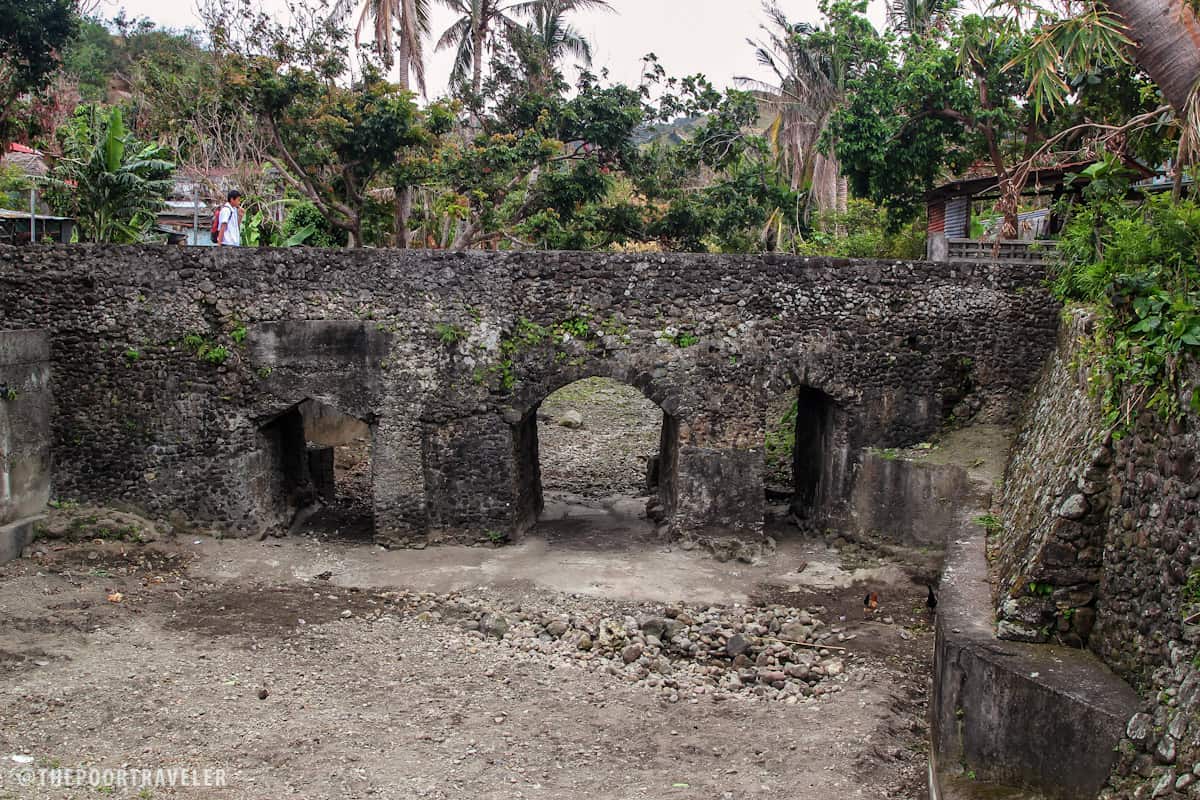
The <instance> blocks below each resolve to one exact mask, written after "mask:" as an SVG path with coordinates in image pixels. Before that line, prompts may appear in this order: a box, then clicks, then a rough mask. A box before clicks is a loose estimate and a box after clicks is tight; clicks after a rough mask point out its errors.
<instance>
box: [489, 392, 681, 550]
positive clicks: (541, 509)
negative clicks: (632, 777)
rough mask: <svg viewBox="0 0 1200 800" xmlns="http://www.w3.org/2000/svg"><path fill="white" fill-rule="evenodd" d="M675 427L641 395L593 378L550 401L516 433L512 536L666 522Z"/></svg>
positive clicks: (530, 413) (672, 498)
mask: <svg viewBox="0 0 1200 800" xmlns="http://www.w3.org/2000/svg"><path fill="white" fill-rule="evenodd" d="M678 431H679V428H678V423H677V422H676V421H675V419H674V417H672V416H671V415H670V414H668V413H667V412H666V411H665V410H664V409H663V408H662V407H661V406H660V405H658V404H657V403H655V402H654V401H653V400H652V399H650V398H648V397H647V396H646V393H644V392H643V391H640V390H639V389H637V388H635V387H633V386H631V385H629V384H628V383H624V382H622V381H619V380H616V379H613V378H608V377H602V376H590V377H585V378H580V379H578V380H575V381H573V382H571V383H568V384H566V385H565V386H561V387H559V388H557V389H555V390H554V391H552V392H550V393H549V394H547V395H546V396H545V397H544V398H542V399H541V400H539V401H538V402H537V403H536V404H535V405H533V406H532V407H531V408H530V409H529V410H528V411H527V412H526V413H525V415H524V416H523V417H522V419H521V421H520V422H519V423H518V424H517V425H515V426H514V428H513V441H514V450H515V454H516V461H517V468H518V469H517V471H518V482H519V485H518V492H517V497H518V522H517V531H518V532H524V531H527V530H529V529H531V528H533V527H534V526H535V525H536V524H537V523H538V522H539V520H544V521H549V520H551V519H553V520H560V519H564V518H566V517H568V516H572V515H576V514H580V513H583V514H585V515H586V514H587V513H589V511H592V512H596V513H609V514H613V515H616V516H626V515H632V514H633V513H634V510H635V509H636V515H637V516H646V517H649V519H650V520H652V521H654V522H662V521H664V520H666V519H667V518H668V517H669V515H670V513H671V510H672V509H673V507H674V503H675V495H674V491H675V480H674V476H675V471H676V463H677V459H676V452H677V439H678Z"/></svg>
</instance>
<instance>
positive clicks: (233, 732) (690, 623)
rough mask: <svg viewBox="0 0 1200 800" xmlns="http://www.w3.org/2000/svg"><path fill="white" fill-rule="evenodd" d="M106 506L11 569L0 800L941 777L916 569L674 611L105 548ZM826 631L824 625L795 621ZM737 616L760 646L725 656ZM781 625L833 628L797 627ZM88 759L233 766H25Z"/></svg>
mask: <svg viewBox="0 0 1200 800" xmlns="http://www.w3.org/2000/svg"><path fill="white" fill-rule="evenodd" d="M86 519H87V520H89V521H88V522H87V523H86V524H80V525H76V526H74V527H71V526H66V530H68V531H69V532H70V533H71V535H73V537H74V539H75V541H67V540H53V541H49V542H40V543H38V544H37V545H35V553H34V557H33V558H31V559H26V560H22V561H18V562H13V563H11V564H8V565H5V566H3V567H0V758H2V759H6V760H5V761H4V763H3V767H0V776H3V778H4V779H6V780H4V782H3V783H0V797H72V798H74V797H86V796H96V797H100V796H116V797H141V798H163V797H189V796H204V797H214V798H264V799H266V798H282V797H298V798H306V799H311V800H317V799H319V798H575V797H589V798H613V799H614V800H616V799H617V798H621V800H625V799H626V798H628V799H630V800H632V799H633V798H666V797H680V798H744V797H764V798H765V797H772V798H835V797H836V798H842V797H864V798H888V797H904V798H916V797H922V796H924V795H923V779H924V751H925V745H924V741H925V737H926V733H925V729H924V722H923V719H922V717H923V708H924V705H925V701H926V691H927V689H926V684H927V680H928V666H927V662H928V655H929V652H930V647H931V635H930V633H929V629H928V621H927V620H925V619H924V618H923V614H922V609H921V606H920V603H921V599H922V598H923V590H922V589H920V587H918V586H915V585H914V584H911V583H905V582H904V581H902V580H900V581H896V582H894V585H889V586H888V587H887V589H886V590H885V591H884V597H885V598H886V599H887V602H885V604H884V607H883V608H882V609H881V610H880V612H878V614H877V615H876V616H874V617H872V618H871V619H869V620H867V619H864V618H863V612H862V606H861V603H862V600H861V596H862V594H861V592H862V585H861V584H859V583H849V582H847V581H841V582H839V581H838V580H828V579H829V578H830V576H831V575H834V574H835V573H837V567H836V556H831V558H830V563H828V564H814V565H813V566H811V567H809V568H807V569H806V568H805V565H804V564H803V562H800V563H798V564H796V565H794V566H795V569H793V570H792V571H793V572H798V573H799V576H800V578H801V579H802V578H803V577H804V575H805V574H808V573H812V575H813V582H812V584H811V585H809V584H806V583H805V582H804V581H803V580H800V579H797V582H794V583H792V584H791V585H784V584H771V585H766V584H761V583H753V584H751V585H748V586H747V587H746V590H747V593H748V594H749V595H750V596H751V597H752V599H751V601H750V602H749V603H746V604H743V605H740V606H736V607H735V606H731V605H722V604H713V603H709V602H704V603H689V602H688V598H687V597H679V598H677V600H676V601H675V602H672V603H671V604H669V605H668V604H662V603H657V604H656V603H651V602H645V601H642V602H638V601H635V600H631V599H627V598H611V597H610V598H601V597H592V596H585V595H583V594H579V593H573V592H561V591H548V590H546V589H545V588H543V587H541V586H539V585H537V584H536V583H530V582H528V581H518V582H513V581H507V580H499V579H498V580H496V581H494V582H487V581H485V582H482V583H480V584H479V585H476V586H474V587H472V588H470V589H468V590H464V591H441V592H422V591H419V588H420V587H419V586H415V585H401V584H399V583H397V585H374V586H353V585H344V583H340V582H339V581H340V580H341V578H340V577H339V576H331V575H329V574H326V573H320V574H316V575H312V574H311V572H308V570H310V569H311V568H312V567H311V564H312V563H314V562H312V561H311V558H312V554H313V549H314V548H321V550H320V552H321V553H322V554H323V555H322V557H323V558H324V557H329V556H330V555H331V554H332V555H333V556H335V557H336V559H337V563H340V564H349V563H351V562H355V563H361V564H362V565H364V569H369V568H371V565H372V564H373V563H374V561H373V560H372V559H373V556H372V553H377V552H378V551H375V550H374V548H371V547H370V546H367V545H361V544H359V545H355V544H353V543H346V542H338V543H332V544H329V543H321V544H318V543H315V542H313V541H312V540H305V539H299V538H298V539H289V540H284V541H282V542H274V543H249V542H213V541H211V540H209V541H207V542H206V543H205V544H204V545H203V547H193V546H192V545H193V543H192V542H190V541H177V540H172V539H169V538H164V539H161V540H160V541H156V542H153V543H134V542H130V541H113V540H104V539H91V538H90V537H91V536H93V535H95V533H96V532H97V531H96V522H95V521H94V520H95V519H96V517H95V515H90V516H88V517H87V518H86ZM123 519H125V520H128V518H127V517H124V518H123ZM102 522H105V530H107V531H108V535H109V536H113V535H114V534H113V532H112V530H111V527H112V526H111V525H109V524H108V523H107V522H106V521H104V520H102ZM133 527H135V526H134V524H133V523H130V524H128V525H126V526H125V530H126V536H129V533H128V530H129V529H130V528H133ZM143 531H144V532H143V533H142V534H141V537H142V538H154V534H153V532H150V531H149V529H143ZM506 550H508V548H503V549H500V550H496V551H482V552H484V553H488V552H494V553H495V554H496V555H495V558H502V557H504V555H505V552H506ZM480 552H481V551H479V550H478V549H477V548H476V549H472V548H461V549H457V550H451V549H449V548H446V549H444V552H443V553H441V554H438V556H437V557H438V558H440V559H441V560H442V561H443V562H453V561H454V560H455V559H456V558H458V559H462V560H464V562H465V560H467V559H469V558H476V557H477V556H476V554H478V553H480ZM209 553H211V555H210V554H209ZM384 555H387V556H389V557H396V558H400V557H402V556H403V555H404V554H391V553H388V554H384ZM422 555H424V554H422ZM546 555H547V558H550V557H559V558H565V559H576V558H579V557H580V552H579V550H578V549H567V550H564V551H553V550H551V551H548V552H547V554H546ZM686 555H687V557H688V558H692V557H694V558H696V559H702V558H703V557H702V556H699V555H694V556H693V554H686ZM596 557H597V558H603V557H606V556H605V555H604V554H603V553H601V554H599V555H597V556H596ZM638 557H639V558H640V557H642V556H638ZM644 557H645V558H647V559H653V558H655V553H654V551H653V550H647V551H645V556H644ZM675 557H679V556H675ZM375 560H377V559H375ZM695 563H696V564H697V565H698V566H697V568H704V569H710V568H711V564H710V563H709V562H708V561H701V560H697V561H696V562H695ZM218 567H219V568H218ZM375 568H376V569H378V567H377V566H376V567H375ZM359 574H363V573H359ZM373 574H379V573H378V572H376V573H373ZM762 574H763V573H762V572H761V571H760V572H755V571H753V570H751V569H749V568H748V569H747V571H746V573H745V575H746V578H745V579H746V580H747V581H756V580H757V579H758V578H760V577H761V576H762ZM220 575H225V576H229V577H226V578H221V577H219V576H220ZM288 575H291V576H293V577H292V578H285V577H281V576H288ZM834 577H836V575H834ZM842 577H843V578H847V577H849V576H847V575H843V576H842ZM406 580H407V579H406ZM880 580H882V579H880ZM417 582H418V581H417V580H415V579H414V580H411V581H408V583H410V584H416V583H417ZM377 583H378V582H377ZM880 614H886V615H887V616H886V618H885V617H882V616H879V615H880ZM806 617H807V618H806ZM893 617H894V619H893ZM500 618H503V621H504V622H505V623H506V624H507V625H508V626H509V627H508V629H507V631H505V630H503V626H502V625H498V624H497V622H496V621H497V620H498V619H500ZM817 619H820V620H822V621H823V623H824V624H817V623H816V620H817ZM656 620H657V621H665V620H672V621H673V622H674V623H675V624H676V625H677V626H680V627H679V628H678V629H677V630H675V631H674V633H680V632H682V633H684V634H685V635H686V638H688V639H690V640H691V643H692V644H695V645H696V646H697V653H692V652H690V651H689V650H688V649H687V648H686V647H684V646H680V645H679V642H675V643H674V644H672V643H671V642H672V637H671V636H669V635H667V636H664V638H665V639H666V641H663V640H660V639H658V638H657V636H655V634H656V633H658V629H657V627H656V625H657V624H658V623H657V622H655V621H656ZM789 621H790V622H789ZM646 622H649V627H648V628H647V627H646V625H645V624H643V623H646ZM805 622H808V623H810V627H811V628H813V630H812V632H811V634H810V635H809V634H807V633H806V632H805V631H802V630H800V631H798V630H797V629H796V628H794V627H793V628H785V627H784V626H785V625H787V624H792V625H795V624H801V625H803V624H804V623H805ZM554 623H558V624H557V625H555V624H554ZM762 623H765V624H762ZM705 625H708V627H707V628H705ZM773 626H774V627H776V628H777V630H774V631H772V627H773ZM480 629H482V630H480ZM735 630H737V631H739V632H740V635H743V636H744V638H747V639H748V640H749V647H748V649H747V651H746V653H745V654H744V655H745V657H746V660H745V661H741V662H735V661H734V660H733V659H732V658H730V657H729V650H728V644H729V641H730V640H731V639H732V635H733V634H734V632H735ZM785 630H786V631H787V633H788V634H789V635H793V636H801V635H809V636H810V639H811V640H812V641H813V642H814V643H815V644H816V645H818V646H816V647H811V648H804V647H791V646H781V645H780V644H779V642H777V641H775V640H776V639H777V638H779V637H780V636H781V635H782V634H783V632H784V631H785ZM703 631H707V634H705V633H704V632H703ZM497 633H501V634H503V638H497V637H496V634H497ZM584 634H587V635H588V636H589V638H590V639H591V645H592V646H591V647H590V648H587V649H581V646H580V639H581V637H582V636H583V635H584ZM659 635H662V634H659ZM706 635H707V636H708V639H709V640H710V641H709V642H708V643H705V642H704V641H703V639H704V637H705V636H706ZM651 636H655V641H653V642H652V641H650V638H649V637H651ZM656 642H657V644H656ZM638 643H640V645H641V647H642V650H643V652H642V653H641V654H638V657H637V658H634V659H632V660H631V662H630V663H629V664H626V663H625V661H626V659H625V657H623V656H626V655H632V653H627V652H626V648H628V647H629V645H630V644H638ZM835 647H841V648H844V651H843V650H836V649H834V648H835ZM735 649H736V648H735ZM785 651H786V652H787V653H788V655H787V657H786V658H779V657H778V656H782V654H783V653H784V652H785ZM801 651H803V655H801ZM764 652H766V653H768V654H769V655H768V657H767V659H766V661H764V662H763V663H764V664H765V666H759V661H760V660H761V659H762V657H763V653H764ZM810 654H811V655H810ZM772 658H774V661H772V660H771V659H772ZM832 661H836V662H838V664H839V666H840V669H829V668H828V666H829V664H830V663H831V662H832ZM747 662H749V663H747ZM739 664H740V666H739ZM801 665H803V667H802V668H801ZM788 667H793V669H792V670H791V674H789V673H788V672H787V670H788ZM781 670H782V671H784V673H785V680H784V681H782V682H779V681H774V682H772V681H769V680H768V678H771V677H778V676H771V675H769V674H767V673H771V672H778V671H781ZM796 676H803V677H796ZM779 686H782V687H784V688H783V690H781V689H779V688H777V687H779ZM13 756H16V757H18V760H20V761H28V762H30V763H29V764H20V763H18V762H17V761H14V760H12V759H13ZM77 766H89V767H90V766H95V767H99V768H118V767H123V766H124V767H137V768H147V769H156V768H160V767H168V766H182V767H190V768H196V769H203V768H209V769H220V770H223V771H224V779H225V783H226V785H225V786H224V787H218V788H205V789H200V788H192V787H173V788H172V787H163V786H157V787H154V788H153V789H150V790H148V791H142V792H141V793H139V792H138V791H137V790H134V789H125V788H120V787H118V788H115V789H114V791H113V792H111V793H104V792H100V791H97V790H93V789H72V790H64V789H54V788H48V787H37V786H32V787H27V786H22V785H20V784H19V783H18V782H17V780H16V778H17V777H18V776H17V775H16V774H15V773H11V772H9V770H13V769H29V768H44V769H52V768H55V767H77ZM6 773H7V774H6Z"/></svg>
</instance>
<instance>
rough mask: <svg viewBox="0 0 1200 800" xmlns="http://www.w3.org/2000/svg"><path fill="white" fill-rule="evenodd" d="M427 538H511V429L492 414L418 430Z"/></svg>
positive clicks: (515, 474) (514, 517) (514, 475)
mask: <svg viewBox="0 0 1200 800" xmlns="http://www.w3.org/2000/svg"><path fill="white" fill-rule="evenodd" d="M422 440H423V450H424V458H425V502H426V508H427V511H428V514H429V533H430V538H431V539H434V540H443V541H459V542H463V543H467V542H473V541H477V540H479V539H481V538H492V537H498V536H504V537H511V536H514V535H516V534H517V533H518V532H519V531H518V530H517V523H518V521H519V520H520V514H519V510H518V502H517V496H518V492H517V486H518V483H519V480H518V479H519V471H520V470H519V467H518V464H517V458H516V453H515V450H516V448H515V445H514V440H513V428H512V425H511V424H510V423H508V422H506V421H505V420H504V419H503V418H502V417H501V416H500V415H499V414H496V413H495V412H480V413H478V414H476V415H474V416H470V417H465V418H459V419H451V420H445V421H441V422H437V423H432V422H430V423H426V424H425V425H424V426H423V437H422Z"/></svg>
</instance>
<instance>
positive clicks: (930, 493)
mask: <svg viewBox="0 0 1200 800" xmlns="http://www.w3.org/2000/svg"><path fill="white" fill-rule="evenodd" d="M969 483H970V481H969V478H968V477H967V473H966V472H965V471H964V470H963V469H962V467H959V466H956V465H952V464H933V463H923V462H921V461H913V460H910V459H908V458H906V457H897V456H896V455H895V454H893V453H891V452H886V453H885V452H881V451H879V450H868V451H867V452H865V453H864V454H863V456H862V463H861V464H860V466H859V473H858V477H857V479H856V480H855V482H854V496H853V501H852V509H853V511H852V516H851V520H852V521H853V524H854V526H855V527H856V528H857V529H858V530H859V531H860V532H861V533H863V534H866V535H868V536H871V537H872V538H876V539H879V540H882V541H886V542H888V543H891V544H897V545H902V546H907V547H937V548H940V547H943V546H944V545H945V542H946V531H948V530H953V529H954V524H955V522H956V521H957V519H958V515H959V514H960V513H961V507H960V505H959V504H960V503H961V501H962V498H964V497H969V496H970V495H971V494H972V492H973V491H974V489H973V487H971V486H970V485H969Z"/></svg>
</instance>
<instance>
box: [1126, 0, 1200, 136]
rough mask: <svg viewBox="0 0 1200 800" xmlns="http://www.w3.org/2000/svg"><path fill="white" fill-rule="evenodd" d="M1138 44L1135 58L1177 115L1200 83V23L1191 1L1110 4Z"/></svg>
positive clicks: (1141, 0) (1142, 0)
mask: <svg viewBox="0 0 1200 800" xmlns="http://www.w3.org/2000/svg"><path fill="white" fill-rule="evenodd" d="M1107 5H1108V7H1109V8H1111V9H1112V10H1113V11H1115V12H1117V13H1118V14H1119V15H1120V16H1121V18H1122V19H1124V20H1125V23H1126V24H1127V25H1128V26H1129V33H1130V38H1132V39H1133V40H1134V42H1136V43H1137V49H1136V50H1135V51H1134V53H1133V58H1134V59H1135V60H1136V61H1137V63H1138V66H1140V67H1141V68H1142V69H1144V70H1146V74H1147V75H1149V76H1150V79H1151V80H1153V81H1154V82H1155V83H1156V84H1158V88H1159V89H1161V90H1162V93H1163V97H1165V98H1167V102H1168V103H1170V104H1171V107H1172V108H1174V109H1175V111H1176V112H1177V113H1179V114H1180V115H1183V114H1185V113H1186V108H1187V105H1188V96H1189V94H1190V93H1191V92H1192V90H1193V87H1194V86H1195V85H1196V82H1197V80H1198V79H1200V20H1198V19H1197V16H1196V6H1195V5H1194V4H1192V3H1190V2H1189V1H1188V0H1108V2H1107Z"/></svg>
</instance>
